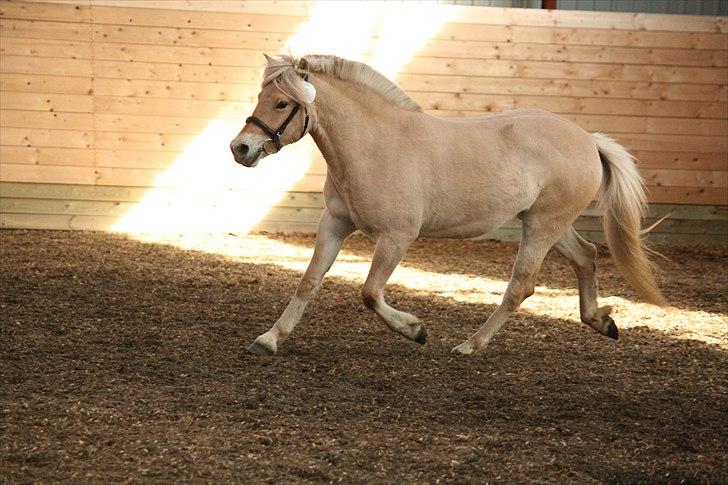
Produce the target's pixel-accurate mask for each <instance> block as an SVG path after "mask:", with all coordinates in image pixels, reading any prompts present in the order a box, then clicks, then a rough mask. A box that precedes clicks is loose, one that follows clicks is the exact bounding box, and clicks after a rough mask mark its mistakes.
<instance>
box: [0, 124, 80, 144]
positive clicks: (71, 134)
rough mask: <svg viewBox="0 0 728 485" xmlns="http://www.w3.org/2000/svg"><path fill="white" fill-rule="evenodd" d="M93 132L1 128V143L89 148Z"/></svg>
mask: <svg viewBox="0 0 728 485" xmlns="http://www.w3.org/2000/svg"><path fill="white" fill-rule="evenodd" d="M92 139H93V132H91V131H78V130H43V129H34V128H3V137H2V143H3V145H9V146H25V147H55V148H90V147H91V142H92Z"/></svg>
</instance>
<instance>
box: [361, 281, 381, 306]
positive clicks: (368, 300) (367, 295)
mask: <svg viewBox="0 0 728 485" xmlns="http://www.w3.org/2000/svg"><path fill="white" fill-rule="evenodd" d="M361 299H362V301H363V302H364V306H365V307H367V308H368V309H370V310H374V309H375V308H376V306H377V301H379V293H378V292H376V291H374V290H372V289H370V288H367V287H364V288H362V290H361Z"/></svg>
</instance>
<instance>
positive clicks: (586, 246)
mask: <svg viewBox="0 0 728 485" xmlns="http://www.w3.org/2000/svg"><path fill="white" fill-rule="evenodd" d="M554 249H556V250H557V251H558V252H559V253H560V254H561V255H562V256H564V257H565V258H566V260H567V261H568V262H569V263H570V264H571V266H572V267H573V268H574V271H575V272H576V277H577V279H578V281H579V310H580V314H581V321H582V322H584V323H586V324H587V325H589V326H590V327H592V328H593V329H594V330H596V331H597V332H599V333H601V334H602V335H606V336H607V337H611V338H613V339H615V340H616V339H617V338H618V336H619V333H618V332H617V326H616V325H615V324H614V321H613V320H612V318H611V317H610V316H609V312H610V311H611V308H610V307H608V306H607V307H602V308H598V307H597V281H596V276H595V273H596V262H595V261H596V256H597V249H596V247H595V246H594V245H593V244H592V243H590V242H589V241H587V240H585V239H584V238H582V237H581V236H580V235H579V234H578V233H577V232H576V231H575V230H574V228H573V227H569V228H568V229H567V230H566V232H565V233H564V235H563V236H561V238H560V239H559V240H558V241H557V242H556V244H555V245H554Z"/></svg>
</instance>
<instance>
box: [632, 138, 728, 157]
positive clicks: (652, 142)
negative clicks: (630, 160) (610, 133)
mask: <svg viewBox="0 0 728 485" xmlns="http://www.w3.org/2000/svg"><path fill="white" fill-rule="evenodd" d="M618 140H619V142H620V143H622V144H623V145H624V146H626V147H628V148H629V149H630V150H631V151H638V150H672V151H683V150H684V151H689V152H698V153H701V152H704V153H715V152H720V153H725V152H726V151H727V150H728V137H726V136H695V135H691V136H680V135H654V134H644V135H638V134H631V135H628V136H619V137H618Z"/></svg>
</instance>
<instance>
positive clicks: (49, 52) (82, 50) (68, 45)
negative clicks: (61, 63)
mask: <svg viewBox="0 0 728 485" xmlns="http://www.w3.org/2000/svg"><path fill="white" fill-rule="evenodd" d="M706 52H707V51H706ZM0 54H3V55H12V56H31V57H57V58H64V59H66V58H71V59H91V43H90V42H88V41H82V42H78V41H77V42H73V41H67V40H46V39H33V40H32V41H28V39H24V38H22V37H7V36H4V37H3V41H2V44H0ZM46 62H47V61H46Z"/></svg>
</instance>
